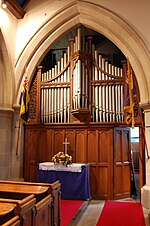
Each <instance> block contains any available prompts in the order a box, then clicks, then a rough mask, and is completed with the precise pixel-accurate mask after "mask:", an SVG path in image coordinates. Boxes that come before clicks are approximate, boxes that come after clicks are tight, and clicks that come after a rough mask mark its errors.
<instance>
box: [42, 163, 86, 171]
mask: <svg viewBox="0 0 150 226" xmlns="http://www.w3.org/2000/svg"><path fill="white" fill-rule="evenodd" d="M84 165H85V164H84V163H82V164H80V163H72V164H71V165H68V166H65V165H63V164H54V163H53V162H42V163H39V170H55V171H70V172H78V173H80V172H82V166H84Z"/></svg>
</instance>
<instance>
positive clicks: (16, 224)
mask: <svg viewBox="0 0 150 226" xmlns="http://www.w3.org/2000/svg"><path fill="white" fill-rule="evenodd" d="M12 225H13V226H20V225H21V221H20V219H19V216H15V217H13V218H12V219H11V220H8V221H7V222H6V223H4V224H2V225H1V226H12Z"/></svg>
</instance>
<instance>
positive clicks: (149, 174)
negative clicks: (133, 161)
mask: <svg viewBox="0 0 150 226" xmlns="http://www.w3.org/2000/svg"><path fill="white" fill-rule="evenodd" d="M142 107H143V109H144V116H145V137H146V143H147V147H148V154H149V155H150V103H148V104H145V105H143V106H142ZM147 157H148V156H147V153H145V165H146V184H145V185H144V186H143V187H142V189H141V202H142V205H143V207H144V208H146V209H149V210H150V159H148V158H147Z"/></svg>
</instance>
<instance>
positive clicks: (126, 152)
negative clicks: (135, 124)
mask: <svg viewBox="0 0 150 226" xmlns="http://www.w3.org/2000/svg"><path fill="white" fill-rule="evenodd" d="M129 135H130V132H129V128H115V130H114V198H115V199H118V198H126V197H130V189H131V184H130V145H129V144H130V143H129V140H130V139H129Z"/></svg>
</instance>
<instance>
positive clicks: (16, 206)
mask: <svg viewBox="0 0 150 226" xmlns="http://www.w3.org/2000/svg"><path fill="white" fill-rule="evenodd" d="M35 202H36V199H35V197H34V195H29V196H28V197H26V198H23V199H22V200H15V199H4V198H0V206H1V209H0V222H1V223H6V222H9V221H10V220H12V218H14V217H15V216H18V217H19V220H20V225H23V226H32V210H33V208H34V206H35ZM11 206H12V210H11V208H10V207H11ZM6 210H7V212H8V213H6ZM18 224H19V223H18Z"/></svg>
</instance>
